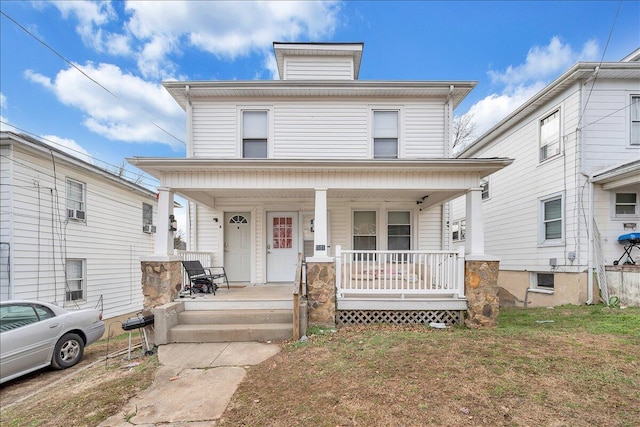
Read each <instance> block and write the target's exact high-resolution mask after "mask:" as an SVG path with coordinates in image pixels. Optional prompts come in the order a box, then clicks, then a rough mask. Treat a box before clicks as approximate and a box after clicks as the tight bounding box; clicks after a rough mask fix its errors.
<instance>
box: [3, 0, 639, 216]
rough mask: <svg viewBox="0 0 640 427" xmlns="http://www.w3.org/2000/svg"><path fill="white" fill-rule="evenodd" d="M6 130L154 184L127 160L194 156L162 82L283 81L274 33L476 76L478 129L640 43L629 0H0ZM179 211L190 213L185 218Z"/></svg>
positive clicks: (469, 102) (635, 1) (367, 67)
mask: <svg viewBox="0 0 640 427" xmlns="http://www.w3.org/2000/svg"><path fill="white" fill-rule="evenodd" d="M0 12H1V14H0V129H2V130H12V131H16V132H21V133H27V134H29V135H31V136H34V137H37V138H40V139H42V140H44V141H45V142H47V143H49V144H51V145H53V146H54V147H56V148H59V149H63V150H66V151H68V152H70V153H72V154H73V155H76V156H78V157H80V158H82V159H83V160H86V161H89V162H91V163H94V164H96V165H99V166H101V167H104V168H106V169H109V170H112V171H115V170H118V169H119V168H121V166H122V165H123V164H124V165H125V167H126V170H125V172H124V176H125V177H127V178H128V179H132V180H139V182H140V183H141V184H143V185H145V186H147V187H150V188H154V186H156V185H157V184H158V183H157V181H155V180H153V179H152V178H151V177H147V176H141V175H140V172H139V171H137V170H136V169H135V168H134V167H133V166H131V165H128V164H126V163H123V162H124V159H125V158H127V157H133V156H140V157H184V155H185V144H184V141H186V136H185V129H186V122H185V112H184V111H183V110H182V109H181V108H180V107H179V106H178V104H177V103H176V102H175V101H174V100H173V99H172V98H171V97H170V96H169V94H168V92H167V91H166V90H165V89H164V88H163V87H162V85H161V82H162V81H166V80H192V81H193V80H271V79H277V78H278V75H277V68H276V65H275V58H274V55H273V42H274V41H280V42H363V43H364V52H363V57H362V64H361V69H360V76H359V78H360V80H401V81H402V80H408V81H414V80H427V81H429V80H445V81H452V80H454V81H455V80H462V81H477V82H478V84H477V86H476V88H475V89H474V90H473V91H472V92H471V94H470V95H469V96H467V98H466V99H465V100H464V101H463V102H462V103H461V104H460V105H459V106H458V108H457V109H456V111H455V115H456V116H463V115H465V114H466V115H471V120H472V121H473V122H474V123H475V125H476V134H477V136H479V135H480V134H481V133H483V132H484V131H486V130H488V129H489V128H490V127H491V126H492V125H494V124H495V123H497V122H498V121H500V120H501V119H502V118H504V117H505V116H506V115H507V114H509V113H510V112H511V111H513V110H514V109H516V108H517V107H518V106H519V105H521V104H522V103H523V102H525V101H526V100H528V99H529V98H530V97H531V96H533V95H534V94H535V93H537V92H538V91H540V90H541V89H542V88H543V87H544V86H546V85H547V84H548V83H550V82H551V81H553V80H554V79H555V78H557V77H558V76H560V75H561V74H562V73H563V72H564V71H566V70H567V69H568V68H569V67H571V66H572V65H573V64H575V63H576V62H577V61H595V62H599V61H619V60H620V59H622V58H623V57H625V56H627V55H628V54H630V53H631V52H633V51H634V50H635V49H637V48H639V47H640V0H627V1H614V0H607V1H425V2H420V1H406V2H401V1H282V2H277V1H274V2H268V1H265V2H250V1H220V2H214V1H203V0H201V1H79V0H76V1H69V0H66V1H44V2H43V1H33V2H30V1H7V0H0ZM181 216H182V215H181V214H180V219H181V221H180V222H181V223H183V218H182V217H181Z"/></svg>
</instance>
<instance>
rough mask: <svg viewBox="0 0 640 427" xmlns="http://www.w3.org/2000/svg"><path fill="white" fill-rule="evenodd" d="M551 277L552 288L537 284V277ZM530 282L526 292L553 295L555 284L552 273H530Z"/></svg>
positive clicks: (554, 276) (554, 277)
mask: <svg viewBox="0 0 640 427" xmlns="http://www.w3.org/2000/svg"><path fill="white" fill-rule="evenodd" d="M541 274H543V275H551V276H553V285H552V286H542V285H540V284H539V279H540V277H539V275H541ZM529 278H530V280H529V289H528V290H527V291H528V292H534V293H540V294H549V295H551V294H553V293H554V292H555V289H556V288H555V284H556V283H555V282H556V275H555V273H554V272H550V271H532V272H531V274H530V276H529Z"/></svg>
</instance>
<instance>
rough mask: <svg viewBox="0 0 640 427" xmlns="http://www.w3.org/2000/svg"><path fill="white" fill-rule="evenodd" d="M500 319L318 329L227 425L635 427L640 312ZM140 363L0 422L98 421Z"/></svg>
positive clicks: (535, 313) (240, 395) (38, 400)
mask: <svg viewBox="0 0 640 427" xmlns="http://www.w3.org/2000/svg"><path fill="white" fill-rule="evenodd" d="M499 322H500V324H499V327H498V328H496V329H493V330H469V329H464V328H454V329H451V330H431V329H429V328H427V327H423V326H407V327H393V326H387V325H382V326H370V327H358V328H355V327H352V328H343V329H340V330H338V331H337V332H332V331H326V330H325V331H321V330H318V329H316V330H315V332H317V334H316V335H313V336H311V338H310V340H309V341H308V342H306V343H284V344H283V351H282V352H281V353H280V354H278V355H276V356H274V357H273V358H271V359H269V360H268V361H266V362H265V363H263V364H261V365H258V366H254V367H250V368H248V369H247V371H248V372H247V377H246V378H245V380H244V381H243V383H242V384H241V385H240V388H239V389H238V391H237V393H236V394H235V396H234V398H233V399H232V401H231V404H230V405H229V407H228V409H227V411H226V412H225V414H224V417H223V419H222V420H221V422H220V425H222V426H287V427H288V426H331V427H335V426H356V425H357V426H430V425H432V426H443V425H444V426H465V425H469V426H479V425H487V426H535V425H540V426H571V427H574V426H594V425H597V426H636V425H637V421H638V419H640V308H626V309H609V308H606V307H604V306H592V307H557V308H555V309H545V308H543V309H526V310H525V309H521V308H516V309H502V311H501V314H500V319H499ZM121 344H125V347H126V342H123V341H121ZM100 345H103V344H98V345H97V346H96V347H95V348H94V350H93V352H96V353H99V354H103V355H104V354H105V349H104V347H102V348H101V347H100ZM120 347H122V345H121V346H120ZM91 348H92V346H90V347H88V348H87V350H88V351H89V350H90V349H91ZM138 361H139V362H140V365H138V366H135V367H131V366H129V363H128V362H126V361H121V362H116V361H115V360H111V361H110V362H109V364H108V365H107V364H105V363H97V364H94V365H92V366H91V367H90V368H87V369H85V370H83V371H82V372H81V373H79V374H78V375H75V376H73V377H71V378H69V379H66V380H63V381H61V382H60V383H58V384H56V385H55V386H54V387H51V388H49V389H47V390H45V391H43V392H41V393H39V394H38V395H36V396H34V397H33V398H30V399H27V400H25V401H23V402H21V403H18V404H16V405H13V406H11V407H9V408H6V409H4V410H2V412H1V413H0V424H1V425H2V426H65V425H69V424H72V425H76V426H95V425H97V424H99V423H100V421H101V420H104V419H106V418H107V417H108V416H110V415H113V414H117V413H119V412H121V411H122V406H123V405H124V402H125V401H126V399H127V398H129V397H131V396H132V395H133V394H135V393H137V392H139V391H140V390H141V389H142V388H144V387H147V386H148V385H149V384H150V383H151V380H152V378H153V373H154V372H155V368H156V367H157V359H156V357H155V356H154V357H144V358H141V359H139V360H138ZM27 381H30V380H27ZM14 387H15V384H14V383H10V384H9V385H6V386H3V387H2V388H1V389H0V400H2V398H3V397H7V396H9V395H10V394H11V392H12V389H13V388H14ZM211 392H212V393H215V391H211ZM178 398H181V399H182V398H184V399H185V404H188V401H189V399H188V396H180V397H178ZM2 406H5V405H4V402H2ZM126 415H127V414H123V421H125V420H126V418H127V417H126Z"/></svg>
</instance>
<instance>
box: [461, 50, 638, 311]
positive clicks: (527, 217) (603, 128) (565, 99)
mask: <svg viewBox="0 0 640 427" xmlns="http://www.w3.org/2000/svg"><path fill="white" fill-rule="evenodd" d="M639 61H640V50H636V51H635V52H634V53H632V54H631V55H629V56H628V57H626V58H624V59H623V60H621V61H620V62H603V63H596V62H579V63H577V64H575V65H574V66H572V67H571V68H570V69H568V70H567V71H566V72H565V73H563V74H562V75H561V76H560V77H558V78H557V79H556V80H555V81H553V82H552V83H551V84H549V85H548V86H547V87H545V88H544V89H543V90H542V91H540V92H539V93H538V94H536V95H535V96H533V97H532V98H531V99H530V100H528V101H527V102H526V103H524V104H523V105H522V106H520V107H519V108H518V109H517V110H515V111H514V112H513V113H511V114H510V115H509V116H507V117H506V118H504V119H503V120H502V121H500V122H499V123H498V124H496V125H495V126H494V127H493V128H491V129H490V130H489V131H487V132H486V133H485V134H484V135H482V136H481V137H480V138H478V139H477V140H476V141H475V142H473V143H472V144H471V145H469V146H468V147H466V148H465V149H464V150H463V151H462V152H461V153H459V154H458V155H457V158H458V159H465V158H471V157H473V158H476V157H483V158H491V157H494V156H507V157H510V158H513V159H515V161H514V163H513V165H512V166H511V167H509V168H506V169H504V170H501V171H499V172H497V173H495V174H493V175H492V176H490V177H488V178H487V179H485V180H484V181H483V193H482V199H483V200H482V210H483V217H484V221H485V224H484V225H485V244H486V250H487V252H488V253H491V254H494V255H497V256H499V257H500V275H499V285H500V286H501V287H502V288H504V289H505V290H507V291H508V292H510V293H511V294H513V295H514V296H515V297H516V298H517V299H518V300H520V301H524V299H525V296H526V297H527V301H528V303H529V304H532V305H558V304H567V303H571V304H583V303H591V302H595V301H597V300H598V297H599V294H598V287H597V285H598V282H600V283H601V284H602V285H604V281H605V279H606V276H607V275H606V274H605V266H612V265H613V264H614V262H617V261H620V265H623V264H624V263H625V262H626V261H627V259H626V257H623V254H624V250H623V249H624V248H623V245H622V244H620V242H618V238H619V237H620V236H622V235H625V234H628V233H633V232H634V231H635V232H639V231H640V62H639ZM465 221H466V209H465V201H464V200H463V199H459V200H456V201H455V202H453V203H452V210H451V217H450V223H451V230H450V231H451V237H452V240H453V245H454V246H456V245H459V244H464V241H465V225H466V224H465ZM632 255H635V256H634V258H635V261H636V263H637V264H640V253H638V251H637V249H636V250H635V254H633V253H632ZM621 257H622V259H620V258H621ZM607 268H608V267H607ZM589 272H592V273H593V274H589ZM594 275H596V276H597V277H599V278H600V280H599V281H598V280H595V281H594ZM594 283H595V285H594ZM603 292H604V295H603V296H605V297H606V295H607V293H608V289H607V288H606V287H605V288H604V289H603ZM638 296H639V297H640V292H638Z"/></svg>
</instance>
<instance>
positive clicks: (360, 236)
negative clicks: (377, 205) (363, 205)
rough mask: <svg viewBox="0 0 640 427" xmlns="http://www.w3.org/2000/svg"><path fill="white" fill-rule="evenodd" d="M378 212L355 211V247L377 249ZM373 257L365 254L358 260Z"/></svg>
mask: <svg viewBox="0 0 640 427" xmlns="http://www.w3.org/2000/svg"><path fill="white" fill-rule="evenodd" d="M376 223H377V212H376V211H355V212H353V249H354V250H356V251H357V250H362V251H375V250H376V249H377V246H378V240H377V230H376ZM366 259H373V256H363V257H362V259H359V258H356V260H358V261H362V260H366Z"/></svg>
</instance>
